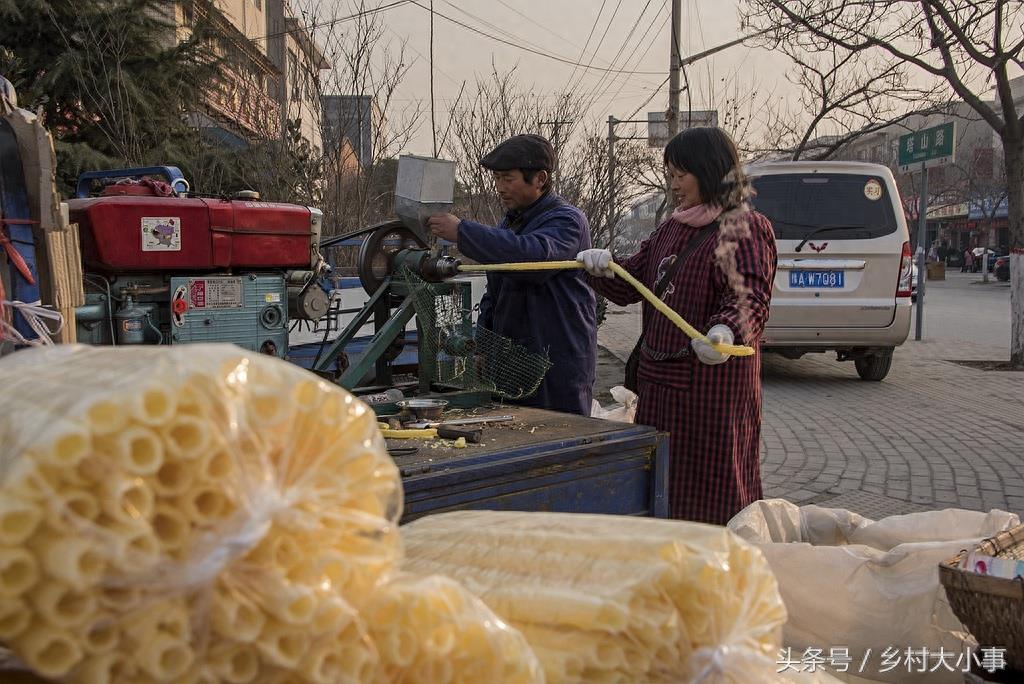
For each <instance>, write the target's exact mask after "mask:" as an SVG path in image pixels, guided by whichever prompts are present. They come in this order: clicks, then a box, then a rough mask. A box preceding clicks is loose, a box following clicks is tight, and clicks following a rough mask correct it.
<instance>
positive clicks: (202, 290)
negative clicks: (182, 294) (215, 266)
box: [188, 278, 242, 309]
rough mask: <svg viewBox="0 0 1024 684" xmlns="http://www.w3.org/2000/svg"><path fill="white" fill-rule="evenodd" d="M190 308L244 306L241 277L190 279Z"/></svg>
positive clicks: (231, 307)
mask: <svg viewBox="0 0 1024 684" xmlns="http://www.w3.org/2000/svg"><path fill="white" fill-rule="evenodd" d="M188 305H189V308H190V309H240V308H242V279H241V278H196V279H193V280H189V281H188Z"/></svg>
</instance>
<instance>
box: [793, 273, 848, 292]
mask: <svg viewBox="0 0 1024 684" xmlns="http://www.w3.org/2000/svg"><path fill="white" fill-rule="evenodd" d="M843 275H844V274H843V272H842V271H790V272H789V286H790V287H809V288H814V289H819V290H820V289H826V288H829V289H831V288H836V289H840V288H842V287H843V284H844V283H845V278H843Z"/></svg>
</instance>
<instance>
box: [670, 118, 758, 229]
mask: <svg viewBox="0 0 1024 684" xmlns="http://www.w3.org/2000/svg"><path fill="white" fill-rule="evenodd" d="M669 164H672V166H674V167H676V168H677V169H679V170H680V171H687V172H689V173H692V174H693V175H694V176H696V177H697V185H698V186H699V187H700V197H701V200H702V201H703V202H705V203H706V204H717V205H718V206H720V207H722V208H723V209H733V208H735V207H737V206H739V204H740V203H741V202H742V201H743V190H744V188H745V187H746V184H747V180H746V177H745V176H744V174H743V168H742V167H741V166H740V158H739V154H738V153H737V152H736V144H735V143H733V141H732V138H730V137H729V135H728V134H727V133H726V132H725V131H723V130H722V129H721V128H717V127H698V128H688V129H686V130H685V131H683V132H681V133H679V134H678V135H676V136H675V137H674V138H672V139H671V140H670V141H669V142H668V145H666V146H665V165H666V166H667V165H669Z"/></svg>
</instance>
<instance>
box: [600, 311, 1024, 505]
mask: <svg viewBox="0 0 1024 684" xmlns="http://www.w3.org/2000/svg"><path fill="white" fill-rule="evenodd" d="M610 309H611V311H612V313H609V316H608V320H607V322H606V323H605V324H604V325H603V326H602V327H601V329H600V332H599V335H598V338H599V341H600V342H601V344H602V346H603V347H605V348H606V349H607V350H608V351H609V352H611V353H612V354H614V355H615V356H616V357H618V358H619V359H620V361H621V360H622V359H625V358H626V357H627V356H628V353H629V350H630V349H632V347H633V344H635V341H636V336H637V334H638V333H639V316H638V314H637V311H636V307H635V306H634V307H628V308H627V309H621V308H619V307H610ZM926 314H927V309H926ZM1007 356H1008V349H1007V347H1005V346H1003V347H1000V346H994V345H993V346H988V345H979V344H971V343H965V342H959V341H948V340H947V341H942V342H938V341H927V340H926V341H922V342H913V341H910V342H907V343H906V344H905V345H903V346H902V347H900V348H898V349H897V351H896V356H895V358H894V360H893V368H892V371H891V372H890V374H889V376H888V377H887V378H886V379H885V380H884V381H883V382H881V383H868V382H863V381H861V380H860V379H859V378H858V377H857V373H856V370H855V369H854V367H853V364H852V363H839V362H837V361H836V360H835V355H834V354H819V355H808V356H805V357H804V358H802V359H800V360H797V361H790V360H787V359H782V358H780V357H777V356H773V355H767V356H766V357H765V363H764V366H765V370H764V376H763V377H764V424H763V428H762V433H763V448H762V477H763V479H764V484H765V496H767V497H781V498H785V499H788V500H790V501H793V502H794V503H797V504H807V503H818V504H823V505H831V506H836V507H842V508H849V509H851V510H854V511H857V512H859V513H862V514H864V515H868V516H869V517H875V518H877V517H883V516H885V515H891V514H895V513H904V512H911V511H916V510H926V509H939V508H947V507H958V508H967V509H973V510H989V509H991V508H1001V509H1005V510H1011V511H1013V512H1016V513H1024V373H1012V372H995V371H981V370H975V369H972V368H968V367H964V366H960V365H958V364H955V363H951V362H950V361H949V360H950V359H957V360H962V359H981V360H995V359H1006V358H1007ZM607 358H611V357H607ZM605 365H606V368H607V371H606V373H607V374H611V382H612V384H614V383H615V382H617V378H620V377H621V371H619V370H617V369H615V368H614V366H613V364H608V363H606V364H605ZM605 384H608V382H607V381H606V383H605Z"/></svg>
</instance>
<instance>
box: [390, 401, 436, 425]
mask: <svg viewBox="0 0 1024 684" xmlns="http://www.w3.org/2000/svg"><path fill="white" fill-rule="evenodd" d="M395 405H396V406H397V407H398V408H400V409H402V411H405V412H407V413H410V414H412V415H413V417H415V418H416V419H417V420H435V419H437V418H440V417H441V413H442V412H443V411H444V407H445V406H447V405H448V402H447V401H446V400H444V399H403V400H402V401H398V402H395Z"/></svg>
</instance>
